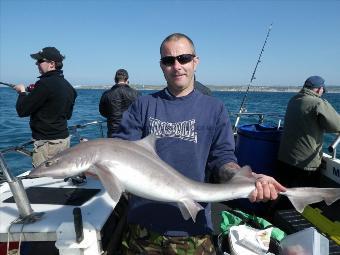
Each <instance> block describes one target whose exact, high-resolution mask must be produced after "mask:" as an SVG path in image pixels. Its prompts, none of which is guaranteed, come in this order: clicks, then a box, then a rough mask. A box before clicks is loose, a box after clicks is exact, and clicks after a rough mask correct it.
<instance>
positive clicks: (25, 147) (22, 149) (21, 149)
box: [0, 120, 105, 157]
mask: <svg viewBox="0 0 340 255" xmlns="http://www.w3.org/2000/svg"><path fill="white" fill-rule="evenodd" d="M104 122H105V121H99V120H96V121H91V122H87V123H84V124H77V125H74V126H69V127H68V130H69V132H70V134H71V136H75V137H76V138H77V141H78V142H82V141H84V140H87V139H86V138H85V137H83V136H81V135H80V132H79V130H80V129H84V128H86V127H88V126H93V125H97V126H98V127H99V131H100V137H104V131H103V129H104V127H103V123H104ZM33 143H34V140H30V141H27V142H24V143H22V144H19V145H16V146H10V147H7V148H4V149H2V150H0V152H1V153H2V154H6V153H8V152H18V153H20V154H23V155H25V156H28V157H32V151H31V150H30V149H29V147H30V146H31V145H32V144H33Z"/></svg>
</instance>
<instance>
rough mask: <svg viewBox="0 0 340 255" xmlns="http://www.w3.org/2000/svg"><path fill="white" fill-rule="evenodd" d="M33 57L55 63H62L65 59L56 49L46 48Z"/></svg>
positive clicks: (32, 55)
mask: <svg viewBox="0 0 340 255" xmlns="http://www.w3.org/2000/svg"><path fill="white" fill-rule="evenodd" d="M31 57H32V58H33V59H36V60H42V59H47V60H51V61H55V62H62V61H63V60H64V58H65V57H64V56H63V55H61V54H60V51H59V50H58V49H57V48H55V47H45V48H43V49H42V50H41V51H39V52H37V53H33V54H31Z"/></svg>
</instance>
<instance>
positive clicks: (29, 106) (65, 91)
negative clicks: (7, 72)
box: [14, 47, 77, 167]
mask: <svg viewBox="0 0 340 255" xmlns="http://www.w3.org/2000/svg"><path fill="white" fill-rule="evenodd" d="M31 57H32V58H33V59H35V60H36V63H35V64H36V65H37V66H38V69H39V72H40V74H41V75H40V76H39V77H38V78H39V80H38V81H37V82H36V83H35V84H34V88H33V89H32V90H31V92H30V93H27V92H26V91H25V86H24V85H23V84H19V85H16V86H15V87H14V89H15V90H16V91H17V92H18V94H19V96H18V99H17V103H16V109H17V113H18V115H19V117H27V116H30V127H31V130H32V137H33V139H34V140H35V142H34V150H33V157H32V164H33V166H34V167H37V166H38V165H40V164H41V163H42V162H44V161H45V160H47V159H49V158H51V157H53V156H54V155H55V154H57V153H58V152H60V151H62V150H64V149H66V148H68V147H69V146H70V137H69V132H68V128H67V120H69V119H70V118H71V116H72V111H73V105H74V103H75V99H76V97H77V93H76V91H75V89H74V88H73V87H72V86H71V84H70V83H69V82H68V81H67V80H66V79H65V78H64V75H63V71H62V70H61V69H62V68H63V60H64V58H65V57H64V56H63V55H61V54H60V52H59V50H58V49H56V48H55V47H45V48H43V49H42V50H41V51H39V52H37V53H34V54H31Z"/></svg>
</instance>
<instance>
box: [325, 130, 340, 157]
mask: <svg viewBox="0 0 340 255" xmlns="http://www.w3.org/2000/svg"><path fill="white" fill-rule="evenodd" d="M339 143H340V133H339V134H338V136H337V137H336V138H335V140H334V142H332V144H331V145H330V146H329V147H328V151H329V153H332V158H333V159H335V158H336V147H337V146H338V145H339Z"/></svg>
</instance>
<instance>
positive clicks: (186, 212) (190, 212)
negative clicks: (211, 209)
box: [178, 198, 203, 222]
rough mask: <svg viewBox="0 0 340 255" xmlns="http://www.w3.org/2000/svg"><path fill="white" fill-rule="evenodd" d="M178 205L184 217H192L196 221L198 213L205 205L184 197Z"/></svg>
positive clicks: (186, 218)
mask: <svg viewBox="0 0 340 255" xmlns="http://www.w3.org/2000/svg"><path fill="white" fill-rule="evenodd" d="M178 207H179V209H180V210H181V213H182V215H183V218H184V219H185V220H188V219H190V218H192V220H193V221H194V222H196V215H197V213H198V212H199V211H200V210H202V209H203V207H202V206H201V205H200V204H199V203H197V202H196V201H194V200H192V199H190V198H183V199H181V200H180V201H179V202H178Z"/></svg>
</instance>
